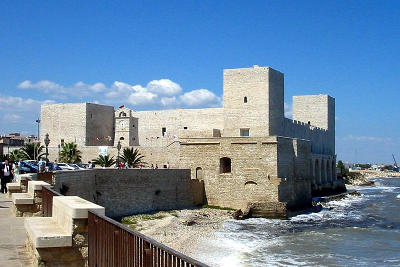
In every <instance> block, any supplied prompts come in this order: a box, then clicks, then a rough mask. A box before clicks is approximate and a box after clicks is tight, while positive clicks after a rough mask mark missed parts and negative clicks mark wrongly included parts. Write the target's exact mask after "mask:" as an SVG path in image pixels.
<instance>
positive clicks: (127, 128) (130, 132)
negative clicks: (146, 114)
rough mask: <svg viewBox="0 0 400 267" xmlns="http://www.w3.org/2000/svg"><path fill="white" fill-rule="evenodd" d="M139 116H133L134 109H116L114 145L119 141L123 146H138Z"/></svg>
mask: <svg viewBox="0 0 400 267" xmlns="http://www.w3.org/2000/svg"><path fill="white" fill-rule="evenodd" d="M138 124H139V120H138V118H135V117H132V111H131V110H130V109H128V108H125V107H124V108H120V109H117V110H116V111H115V139H114V146H117V144H118V141H120V142H121V146H122V147H127V146H138V145H139V136H138V126H139V125H138Z"/></svg>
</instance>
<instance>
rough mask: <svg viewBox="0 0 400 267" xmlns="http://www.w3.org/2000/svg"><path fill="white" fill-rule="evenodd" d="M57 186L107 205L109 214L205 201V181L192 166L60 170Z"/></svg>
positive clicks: (140, 211) (198, 203)
mask: <svg viewBox="0 0 400 267" xmlns="http://www.w3.org/2000/svg"><path fill="white" fill-rule="evenodd" d="M54 181H55V189H56V190H57V191H58V192H60V193H62V194H64V195H76V196H79V197H81V198H84V199H86V200H88V201H91V202H94V203H96V204H98V205H101V206H103V207H105V209H106V215H107V216H109V217H121V216H124V215H131V214H134V213H142V212H151V211H156V210H170V209H181V208H188V207H193V206H196V205H201V204H203V202H204V184H203V182H202V181H199V180H192V179H191V177H190V170H181V169H122V170H117V169H94V170H82V171H62V172H56V173H55V176H54Z"/></svg>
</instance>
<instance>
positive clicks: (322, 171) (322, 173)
mask: <svg viewBox="0 0 400 267" xmlns="http://www.w3.org/2000/svg"><path fill="white" fill-rule="evenodd" d="M321 184H326V170H325V162H324V160H321Z"/></svg>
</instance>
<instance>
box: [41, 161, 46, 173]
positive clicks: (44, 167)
mask: <svg viewBox="0 0 400 267" xmlns="http://www.w3.org/2000/svg"><path fill="white" fill-rule="evenodd" d="M45 170H46V162H45V161H44V160H43V159H40V161H39V172H45Z"/></svg>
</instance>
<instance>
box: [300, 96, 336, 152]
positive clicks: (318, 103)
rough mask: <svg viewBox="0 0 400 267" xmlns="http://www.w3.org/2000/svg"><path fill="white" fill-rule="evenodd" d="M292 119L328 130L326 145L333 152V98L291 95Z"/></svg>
mask: <svg viewBox="0 0 400 267" xmlns="http://www.w3.org/2000/svg"><path fill="white" fill-rule="evenodd" d="M293 120H297V121H301V122H304V123H308V124H310V125H313V126H317V127H320V128H322V129H325V130H327V131H328V136H329V137H328V138H329V140H327V141H328V142H327V143H328V147H329V150H330V151H331V153H332V154H335V98H333V97H331V96H329V95H303V96H293Z"/></svg>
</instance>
